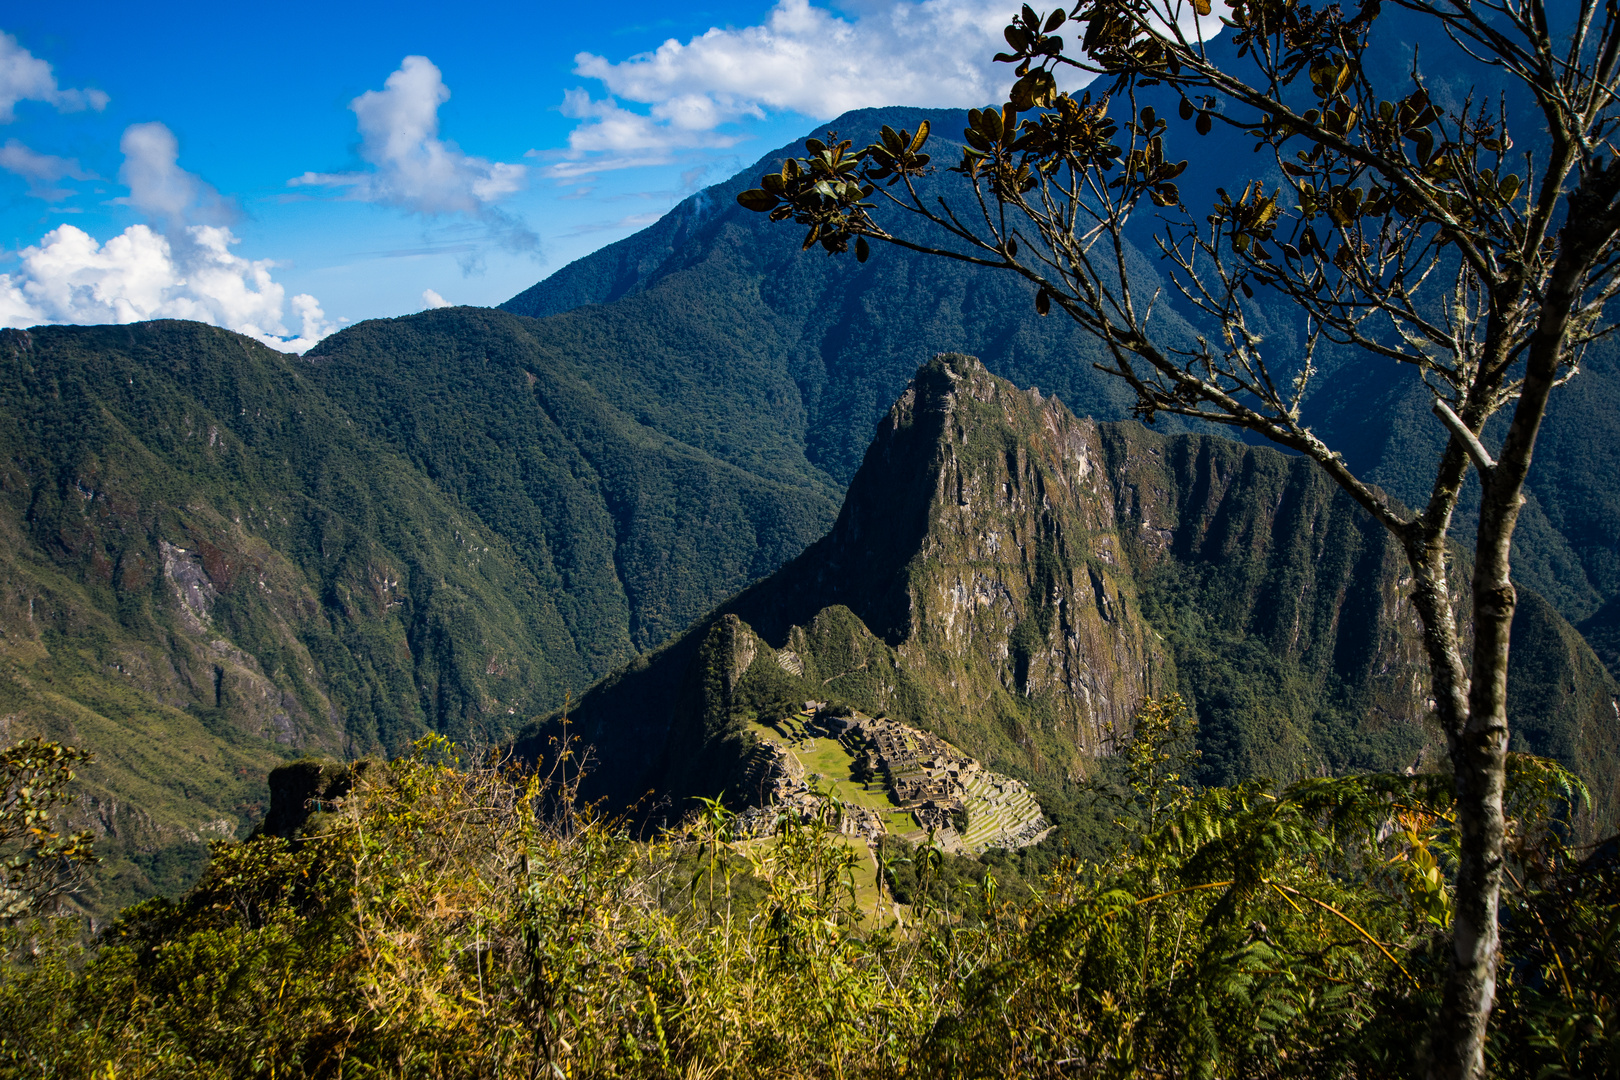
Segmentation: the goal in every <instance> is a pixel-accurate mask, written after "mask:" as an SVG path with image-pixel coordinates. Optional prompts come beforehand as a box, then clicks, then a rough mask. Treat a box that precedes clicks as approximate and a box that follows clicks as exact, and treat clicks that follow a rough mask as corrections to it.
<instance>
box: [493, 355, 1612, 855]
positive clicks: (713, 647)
mask: <svg viewBox="0 0 1620 1080" xmlns="http://www.w3.org/2000/svg"><path fill="white" fill-rule="evenodd" d="M1408 586H1409V582H1408V579H1407V576H1406V573H1405V567H1404V561H1403V559H1402V557H1401V553H1400V551H1399V549H1398V548H1397V547H1396V545H1395V544H1394V543H1393V542H1392V541H1391V540H1390V538H1389V537H1388V536H1387V535H1386V534H1385V533H1384V532H1383V531H1382V530H1381V529H1380V528H1379V527H1378V526H1377V525H1376V524H1375V523H1373V522H1371V521H1370V520H1368V519H1367V518H1366V516H1365V515H1364V514H1362V513H1361V512H1360V510H1359V509H1358V508H1357V507H1355V506H1354V504H1353V503H1351V502H1350V500H1349V499H1348V498H1346V497H1345V496H1343V495H1342V494H1341V493H1340V492H1339V491H1338V490H1337V489H1336V488H1335V487H1334V486H1333V485H1332V483H1331V482H1330V481H1329V480H1327V479H1326V478H1325V477H1323V476H1322V475H1321V473H1320V471H1319V470H1317V469H1315V468H1314V466H1313V465H1312V464H1311V463H1310V462H1308V461H1305V460H1303V459H1300V458H1289V457H1287V456H1285V455H1283V454H1281V453H1278V452H1277V451H1274V450H1270V449H1267V448H1260V447H1250V446H1245V445H1243V444H1241V443H1236V442H1233V441H1231V440H1226V439H1221V438H1217V437H1213V436H1195V435H1178V436H1168V437H1167V436H1162V435H1159V434H1156V433H1154V432H1151V431H1149V430H1147V429H1145V428H1143V427H1141V426H1140V425H1137V424H1097V423H1093V422H1092V421H1090V420H1087V419H1081V418H1077V417H1075V416H1074V415H1072V414H1071V413H1070V412H1069V411H1068V410H1067V409H1066V408H1065V407H1064V406H1063V405H1062V404H1061V403H1060V402H1058V401H1057V400H1056V399H1053V398H1043V397H1042V396H1041V395H1040V394H1039V393H1037V392H1035V391H1021V390H1018V389H1017V388H1015V387H1013V386H1012V385H1011V384H1009V383H1007V382H1006V381H1004V380H1001V379H998V378H995V377H994V376H991V375H990V374H989V373H988V372H987V371H986V370H985V369H984V367H983V365H981V364H980V363H979V362H978V361H976V360H973V359H972V358H969V357H962V356H942V357H938V358H936V359H935V360H933V361H931V362H930V363H928V364H926V365H924V366H923V367H922V368H921V369H920V370H919V371H918V372H917V375H916V377H915V379H913V381H912V383H911V385H910V386H909V387H908V388H907V390H906V391H905V393H904V394H903V395H902V396H901V397H900V399H899V400H898V401H897V402H896V403H895V405H894V407H893V408H892V409H891V410H890V411H889V414H888V415H887V417H885V419H884V420H883V422H882V424H880V425H879V428H878V431H877V434H876V436H875V438H874V439H873V442H872V444H871V446H870V447H869V449H868V451H867V454H866V459H865V462H864V463H863V465H862V467H861V469H860V471H859V473H857V475H856V476H855V478H854V480H853V481H852V483H851V484H850V487H849V491H848V495H847V497H846V499H845V502H844V505H843V508H842V510H841V511H840V513H839V516H838V519H837V521H836V523H835V525H834V526H833V528H832V530H831V531H830V532H829V533H828V534H827V535H826V536H825V537H823V538H822V539H821V540H819V541H817V542H816V543H815V544H814V545H812V546H811V547H810V548H809V549H808V550H807V551H805V553H804V554H803V555H801V556H800V557H799V558H797V559H796V560H794V561H793V562H792V563H790V564H789V565H787V566H786V567H784V568H782V569H781V570H779V571H777V572H776V573H775V574H773V575H771V576H770V577H769V578H767V579H765V580H764V581H762V582H761V583H759V584H758V585H756V586H754V587H752V588H750V589H749V590H747V591H745V592H743V593H742V594H740V595H739V596H737V597H736V598H735V599H733V600H732V601H730V602H729V603H727V604H726V605H724V606H723V607H722V608H721V609H719V610H718V611H716V612H714V613H713V614H712V615H711V616H709V617H708V618H707V619H705V620H702V621H701V622H700V623H699V624H698V625H697V626H696V627H694V629H693V630H692V631H690V632H688V634H686V635H684V636H683V637H682V638H680V639H677V640H676V641H675V642H673V643H671V644H670V645H669V646H667V647H665V648H664V649H662V650H659V651H658V652H655V653H653V654H651V655H649V656H647V657H645V658H643V659H642V660H640V661H638V662H637V663H636V664H635V665H633V666H632V667H630V668H627V669H624V670H623V671H621V672H619V673H617V674H616V675H614V676H612V677H610V678H609V679H608V680H605V681H604V682H603V683H601V684H599V685H598V686H597V687H596V688H594V689H592V690H591V691H590V692H589V693H587V694H586V695H585V696H584V697H583V698H582V699H581V701H580V702H579V704H578V706H577V707H576V708H575V710H574V714H573V719H574V721H575V722H576V724H577V725H578V726H577V727H576V728H575V730H576V731H578V732H580V733H581V734H582V736H583V737H584V739H585V740H586V741H587V742H588V743H590V744H591V745H592V746H594V747H595V748H596V753H597V755H598V760H599V761H600V763H601V764H600V767H599V771H598V777H599V779H598V781H597V783H598V788H599V790H598V792H597V793H598V794H602V795H605V796H608V797H609V798H619V799H623V800H624V801H626V802H633V801H634V800H635V798H636V797H638V796H639V795H641V794H642V793H645V792H648V791H652V792H657V793H660V794H661V795H663V796H665V801H664V802H663V803H662V804H661V805H662V806H663V807H664V808H665V810H664V812H665V813H667V814H669V815H672V816H679V814H680V813H681V812H682V807H683V800H684V798H685V796H687V795H689V794H697V793H701V794H706V795H712V794H714V793H716V792H718V791H721V790H726V791H729V792H730V793H732V794H733V795H736V794H737V793H738V792H739V791H745V790H746V791H748V792H753V791H754V790H755V788H758V787H760V785H759V784H757V783H754V782H753V781H751V780H745V781H744V782H743V783H741V784H739V783H738V780H739V778H741V777H742V776H743V774H744V773H746V774H747V775H748V776H753V773H754V772H757V771H758V766H757V761H758V760H760V759H759V758H758V757H757V756H751V755H758V754H759V753H761V751H759V750H758V749H757V748H754V747H751V745H750V743H749V738H750V736H749V735H748V734H747V731H746V724H747V722H748V721H750V720H752V719H761V720H765V721H766V722H771V721H774V720H775V719H776V718H777V717H779V716H783V715H788V714H789V713H792V712H794V711H796V710H798V709H799V707H800V703H802V702H803V701H805V700H807V699H823V698H826V699H833V698H837V699H842V700H844V701H845V702H847V703H850V704H852V705H856V706H859V707H860V708H861V709H862V710H864V711H866V712H867V713H869V714H871V715H874V716H875V715H883V714H887V715H888V716H889V717H891V718H893V719H894V721H895V722H896V723H900V724H904V725H909V726H910V727H911V728H915V729H917V730H919V731H922V732H926V733H930V737H937V738H939V739H941V740H945V741H947V742H948V743H949V744H950V745H953V746H957V747H961V749H962V752H963V753H964V755H966V756H969V757H971V758H973V759H976V760H978V761H982V762H984V763H985V765H986V766H987V767H994V768H996V769H999V770H1001V771H1002V772H1004V773H1008V774H1010V775H1012V776H1017V777H1020V778H1025V779H1027V780H1028V781H1029V782H1030V783H1032V784H1034V785H1035V787H1036V788H1037V789H1041V788H1042V787H1043V786H1044V787H1045V789H1046V790H1048V791H1055V790H1057V789H1059V788H1062V787H1064V786H1067V785H1069V784H1072V783H1073V782H1075V781H1078V780H1080V779H1082V778H1084V777H1085V776H1086V775H1088V774H1089V773H1090V772H1091V771H1092V770H1093V769H1094V767H1095V762H1096V761H1097V759H1098V758H1099V757H1101V756H1103V755H1107V754H1110V753H1111V752H1112V751H1113V750H1114V748H1115V747H1116V746H1117V745H1118V744H1119V742H1120V740H1121V739H1122V738H1124V737H1125V736H1126V735H1128V733H1129V730H1130V724H1131V718H1132V716H1133V715H1134V713H1135V711H1136V709H1137V707H1138V706H1139V704H1140V703H1141V702H1142V700H1143V699H1144V698H1145V697H1147V696H1149V695H1160V694H1163V693H1166V692H1169V691H1172V690H1175V691H1179V692H1181V693H1182V694H1183V695H1184V696H1185V697H1186V698H1188V699H1189V700H1190V702H1191V703H1192V704H1193V705H1194V706H1195V708H1196V709H1197V711H1198V714H1199V719H1200V723H1201V731H1200V749H1201V750H1202V751H1203V753H1204V767H1205V773H1206V776H1205V779H1207V780H1210V781H1214V782H1230V781H1233V780H1237V779H1241V778H1245V777H1250V776H1258V775H1266V776H1273V777H1279V778H1289V777H1294V776H1300V775H1309V774H1317V773H1323V772H1338V771H1343V770H1346V769H1401V768H1407V767H1412V766H1423V765H1425V764H1426V763H1429V762H1433V761H1434V760H1435V759H1436V758H1437V757H1438V756H1439V754H1440V753H1441V752H1442V750H1441V740H1440V738H1439V734H1438V731H1437V730H1436V729H1435V728H1434V726H1433V723H1432V720H1431V719H1430V715H1429V714H1430V711H1431V705H1430V703H1429V700H1428V683H1427V673H1426V667H1425V664H1424V662H1423V656H1422V652H1421V642H1420V639H1419V636H1418V630H1419V627H1418V624H1417V620H1416V617H1415V614H1414V612H1413V611H1412V608H1411V605H1410V603H1409V601H1408V598H1407V591H1408ZM1542 607H1545V605H1542ZM1539 610H1540V609H1539V608H1538V611H1539ZM1541 615H1543V616H1545V617H1546V618H1547V619H1551V620H1554V621H1558V620H1557V616H1556V613H1554V612H1552V611H1551V610H1550V608H1549V609H1547V610H1546V611H1544V612H1541ZM1561 625H1563V624H1561ZM1544 636H1545V635H1544ZM1554 637H1555V638H1556V642H1557V644H1558V645H1559V647H1562V646H1564V645H1568V646H1569V648H1570V649H1574V650H1576V651H1579V649H1580V648H1584V646H1581V645H1580V639H1579V636H1578V635H1575V634H1574V633H1573V631H1571V632H1570V633H1569V634H1564V635H1562V636H1559V635H1554ZM1572 655H1573V654H1572ZM1515 662H1516V663H1519V664H1521V665H1527V664H1529V663H1530V660H1529V658H1527V657H1524V656H1521V655H1520V652H1519V651H1518V650H1516V652H1515ZM1571 665H1574V666H1573V667H1571ZM1555 666H1556V665H1555ZM1565 668H1568V669H1570V670H1576V669H1578V670H1579V671H1580V672H1582V673H1584V674H1583V678H1584V677H1585V676H1591V678H1590V679H1588V680H1587V681H1588V682H1591V683H1592V686H1591V687H1590V688H1589V689H1590V691H1591V692H1590V693H1588V692H1587V690H1580V691H1579V692H1578V693H1577V692H1575V691H1570V690H1568V689H1567V688H1559V687H1550V689H1549V692H1550V693H1552V694H1553V695H1554V696H1555V697H1557V698H1558V700H1559V701H1564V699H1565V698H1570V702H1569V709H1572V710H1574V712H1572V713H1571V716H1573V715H1574V714H1575V713H1579V714H1580V717H1581V719H1580V720H1579V721H1575V720H1571V721H1570V724H1574V725H1575V727H1576V728H1578V729H1579V730H1580V732H1582V733H1583V734H1582V735H1581V736H1580V738H1579V739H1577V740H1575V741H1574V742H1571V743H1570V745H1571V746H1573V745H1576V744H1577V743H1579V744H1584V745H1587V746H1591V745H1595V743H1594V741H1593V740H1594V739H1595V738H1596V735H1595V733H1596V732H1598V731H1600V730H1601V731H1604V732H1610V733H1611V734H1612V733H1615V732H1620V723H1617V722H1616V720H1615V719H1614V718H1613V717H1612V716H1611V715H1610V712H1611V711H1612V710H1608V709H1598V708H1597V707H1596V706H1595V705H1593V704H1592V702H1597V703H1598V704H1599V705H1602V704H1604V703H1605V702H1607V701H1608V698H1605V697H1604V695H1605V694H1609V693H1611V692H1612V691H1613V686H1612V680H1607V681H1605V682H1604V686H1603V687H1598V686H1597V685H1596V681H1604V680H1606V679H1607V676H1606V675H1605V674H1604V673H1603V672H1602V669H1601V665H1599V664H1597V662H1596V661H1595V659H1593V660H1591V662H1590V663H1588V662H1586V661H1584V660H1580V658H1579V657H1576V658H1575V659H1573V660H1571V661H1570V662H1569V663H1566V664H1564V665H1563V666H1562V667H1560V668H1559V670H1560V671H1562V670H1564V669H1565ZM1522 670H1524V671H1529V670H1530V668H1529V667H1524V668H1523V669H1522ZM1549 670H1550V669H1549ZM1600 676H1602V678H1600ZM1593 680H1596V681H1593ZM1541 681H1545V680H1541ZM1555 681H1557V680H1555ZM1566 681H1567V680H1566ZM1521 682H1522V680H1521ZM1515 685H1520V684H1519V683H1516V684H1515ZM1537 685H1540V684H1539V682H1538V683H1537ZM1549 685H1550V684H1549ZM1583 685H1584V684H1583ZM1572 694H1573V695H1574V697H1571V695H1572ZM1582 695H1584V696H1582ZM1519 697H1520V699H1521V700H1523V701H1526V702H1528V701H1531V700H1532V699H1535V695H1533V694H1529V693H1526V692H1523V691H1520V693H1519ZM1574 698H1580V700H1579V701H1576V700H1574ZM1587 698H1590V699H1591V700H1590V701H1588V700H1587ZM1599 698H1602V699H1603V700H1602V701H1598V699H1599ZM1535 700H1537V701H1538V704H1537V706H1536V707H1537V708H1538V709H1539V710H1540V711H1542V712H1543V713H1546V712H1548V711H1549V710H1551V712H1552V713H1557V712H1558V709H1557V708H1554V707H1552V706H1549V705H1548V703H1547V702H1545V701H1540V700H1539V699H1535ZM1594 710H1596V711H1594ZM1565 711H1569V710H1565ZM1599 713H1601V714H1602V715H1598V714H1599ZM1588 714H1590V715H1588ZM1522 726H1523V728H1524V730H1525V731H1526V732H1527V733H1530V734H1532V735H1534V736H1535V738H1534V740H1533V742H1532V743H1527V745H1526V747H1525V748H1526V749H1530V750H1534V751H1536V752H1544V753H1550V752H1557V750H1558V747H1559V745H1561V744H1559V743H1558V742H1557V740H1556V739H1554V738H1552V737H1551V736H1550V735H1549V734H1548V733H1546V732H1541V733H1540V734H1536V733H1537V732H1539V731H1540V729H1539V728H1538V727H1537V726H1536V725H1535V724H1525V725H1522ZM1543 726H1545V725H1543ZM1563 726H1566V727H1567V726H1569V724H1565V725H1563ZM544 730H545V729H544V728H543V727H542V728H540V729H536V731H534V732H532V733H531V735H530V736H529V738H528V739H527V741H526V742H525V743H524V744H520V745H524V746H527V747H529V748H530V749H531V750H532V749H533V748H535V747H538V746H539V745H541V743H542V741H543V740H542V733H543V731H544ZM748 762H755V763H756V764H745V763H748ZM1570 764H1577V765H1578V764H1579V763H1578V762H1574V761H1571V762H1570ZM728 770H730V771H729V772H728ZM755 779H758V778H757V777H756V778H755ZM1611 781H1612V778H1610V779H1608V780H1605V781H1604V783H1608V784H1611V786H1612V783H1611ZM1003 794H1005V793H1003ZM1010 798H1011V796H1010V795H1009V796H1007V798H1004V799H1003V800H1002V801H1003V802H1006V801H1007V800H1008V799H1010ZM1031 802H1032V804H1033V798H1031ZM1036 813H1037V816H1038V807H1037V811H1036ZM1015 816H1016V815H1015ZM1029 824H1030V825H1031V826H1032V828H1031V830H1030V835H1031V836H1033V835H1036V834H1037V833H1038V832H1039V828H1040V827H1043V826H1044V823H1039V824H1037V822H1036V818H1035V817H1032V818H1031V820H1030V822H1029ZM971 827H972V826H971V825H970V829H971ZM998 827H999V826H998Z"/></svg>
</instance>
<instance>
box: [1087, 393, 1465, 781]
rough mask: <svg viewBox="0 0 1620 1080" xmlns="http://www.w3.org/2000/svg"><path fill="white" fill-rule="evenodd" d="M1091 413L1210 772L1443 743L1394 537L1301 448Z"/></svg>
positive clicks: (1304, 765)
mask: <svg viewBox="0 0 1620 1080" xmlns="http://www.w3.org/2000/svg"><path fill="white" fill-rule="evenodd" d="M1103 428H1104V440H1103V441H1104V447H1105V457H1106V460H1107V470H1108V474H1109V477H1110V479H1111V482H1112V483H1113V487H1114V493H1115V506H1116V509H1117V513H1118V516H1119V520H1120V523H1121V528H1120V535H1121V537H1122V538H1123V539H1124V541H1125V546H1124V549H1125V554H1126V559H1127V561H1128V562H1129V564H1130V566H1131V571H1132V574H1133V576H1134V577H1135V579H1136V581H1137V582H1138V583H1139V585H1140V588H1141V589H1142V590H1143V592H1144V595H1145V598H1146V601H1147V604H1148V608H1149V612H1150V615H1149V617H1150V620H1151V621H1152V622H1153V625H1154V628H1155V629H1156V630H1157V631H1158V632H1160V633H1161V634H1163V635H1165V637H1166V639H1167V640H1168V641H1169V642H1170V643H1171V646H1172V649H1173V651H1174V654H1175V656H1176V659H1177V663H1178V670H1179V674H1180V678H1181V687H1182V689H1183V690H1184V691H1185V692H1186V694H1187V696H1188V697H1189V698H1190V699H1191V700H1194V701H1196V702H1197V705H1198V709H1199V712H1200V715H1201V720H1202V722H1203V729H1204V738H1203V751H1204V755H1205V759H1204V761H1205V769H1206V773H1207V778H1208V779H1211V780H1219V781H1223V782H1225V781H1231V780H1234V779H1237V778H1239V777H1242V776H1253V775H1257V774H1265V775H1273V776H1285V775H1290V774H1298V773H1300V772H1309V771H1315V770H1319V769H1325V770H1329V771H1332V770H1338V769H1344V768H1400V767H1404V766H1406V765H1411V764H1414V763H1416V762H1417V760H1418V759H1419V757H1420V756H1424V755H1428V756H1431V757H1432V755H1433V753H1434V752H1435V751H1436V750H1437V749H1438V748H1439V742H1438V733H1437V732H1436V731H1435V730H1433V728H1432V727H1431V726H1430V724H1429V722H1428V720H1427V716H1428V713H1429V709H1430V706H1429V699H1428V675H1427V667H1426V663H1425V661H1424V657H1423V654H1422V643H1421V639H1420V637H1419V624H1418V621H1417V617H1416V613H1415V612H1414V611H1413V609H1412V607H1411V604H1410V601H1409V599H1408V594H1407V589H1406V586H1407V584H1408V572H1407V570H1406V564H1405V561H1404V558H1403V556H1402V553H1401V551H1400V549H1399V547H1398V545H1397V544H1396V543H1395V542H1394V541H1393V539H1392V538H1391V537H1390V536H1389V534H1388V533H1387V532H1386V531H1385V530H1384V529H1382V528H1381V527H1380V526H1378V525H1377V523H1376V522H1374V521H1372V520H1371V519H1370V518H1368V517H1367V515H1365V514H1363V513H1362V512H1361V511H1360V510H1359V508H1357V507H1356V506H1355V505H1354V504H1353V503H1352V502H1351V501H1350V499H1349V498H1347V497H1346V496H1345V495H1344V494H1343V493H1341V492H1340V491H1339V490H1338V489H1337V487H1336V486H1335V485H1334V484H1333V483H1332V482H1331V481H1329V480H1328V479H1327V478H1326V477H1325V476H1323V475H1322V474H1321V471H1320V470H1319V469H1317V468H1316V467H1315V466H1314V465H1313V464H1312V463H1311V462H1309V461H1307V460H1305V459H1304V458H1298V457H1286V456H1284V455H1282V454H1280V453H1277V452H1276V451H1273V450H1270V449H1266V448H1257V447H1249V446H1244V445H1242V444H1240V443H1235V442H1232V441H1230V440H1227V439H1222V438H1218V437H1214V436H1195V435H1179V436H1169V437H1166V436H1163V435H1159V434H1157V433H1155V432H1152V431H1149V430H1147V429H1145V428H1143V427H1141V426H1139V425H1134V424H1108V425H1103Z"/></svg>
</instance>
